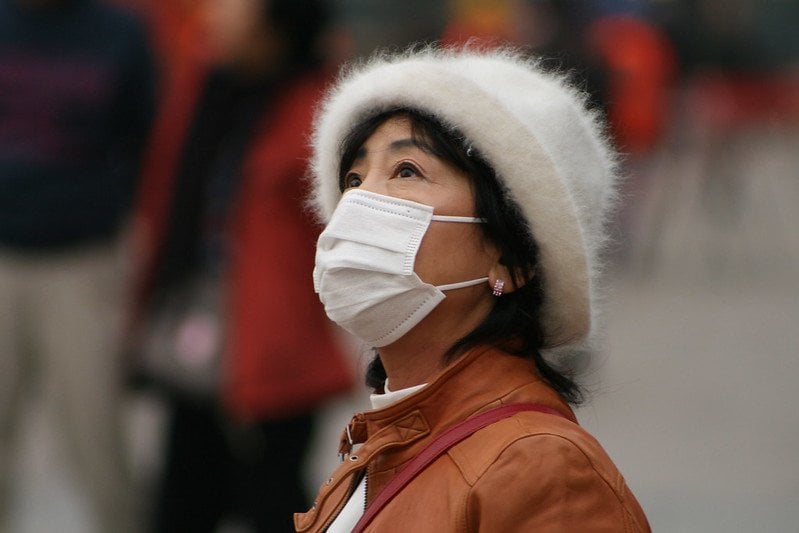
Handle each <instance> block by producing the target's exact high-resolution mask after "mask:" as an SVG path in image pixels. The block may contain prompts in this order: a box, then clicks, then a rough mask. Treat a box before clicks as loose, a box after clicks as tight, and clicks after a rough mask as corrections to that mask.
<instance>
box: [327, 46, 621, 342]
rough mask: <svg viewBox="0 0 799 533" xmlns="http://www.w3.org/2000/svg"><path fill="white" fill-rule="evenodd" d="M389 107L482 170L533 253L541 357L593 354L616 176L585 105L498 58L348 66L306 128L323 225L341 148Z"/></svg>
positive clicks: (553, 80)
mask: <svg viewBox="0 0 799 533" xmlns="http://www.w3.org/2000/svg"><path fill="white" fill-rule="evenodd" d="M397 107H406V108H412V109H417V110H420V111H422V112H425V113H427V114H430V115H433V116H435V117H436V118H438V119H439V120H440V121H441V122H442V123H443V124H445V125H447V126H450V127H454V128H455V129H457V130H458V131H459V132H460V133H461V134H463V135H464V136H465V138H466V139H467V140H468V141H469V142H470V143H471V145H472V146H473V147H474V148H475V149H476V150H477V151H478V152H479V153H480V154H481V156H482V157H483V158H484V159H485V160H486V161H487V162H489V163H490V164H491V166H492V167H493V168H494V170H495V171H496V173H497V175H498V177H499V179H500V180H501V181H502V183H503V185H504V186H505V188H506V190H507V192H508V195H509V196H510V199H511V200H512V201H513V202H515V203H516V204H518V205H519V206H520V207H521V211H522V213H523V214H524V216H525V218H526V222H527V225H528V227H529V229H530V231H531V233H532V235H533V238H534V239H535V240H536V242H537V243H538V245H539V247H540V259H539V263H540V268H539V269H538V270H537V275H542V276H543V277H544V280H543V281H544V287H545V301H544V309H543V313H544V316H543V325H544V330H545V334H546V337H547V339H546V340H547V344H546V347H547V348H560V347H575V346H581V347H582V346H586V345H587V344H590V342H591V341H592V340H593V337H594V333H595V331H592V330H595V328H594V327H592V325H594V324H596V314H597V308H598V305H597V302H596V300H597V297H598V276H599V271H600V265H599V263H600V260H599V256H600V252H601V250H602V248H603V245H604V243H605V241H606V229H605V222H606V218H607V215H608V213H609V211H610V209H611V207H612V206H613V204H614V201H615V197H616V183H617V178H618V164H617V158H616V155H615V152H614V151H613V150H612V148H611V147H610V142H609V141H608V138H607V136H606V135H605V133H604V128H603V127H602V125H601V123H600V122H599V120H598V119H597V117H596V116H595V114H593V113H592V112H590V111H589V110H587V108H586V105H585V97H584V95H583V94H582V93H580V92H579V91H577V90H576V89H575V88H573V87H572V86H570V85H569V83H568V82H567V80H566V78H565V77H562V76H560V75H557V74H554V73H548V72H544V71H543V70H542V69H541V68H540V67H539V66H538V65H537V63H536V62H535V61H533V60H529V59H525V58H524V57H522V55H520V54H518V53H516V52H514V51H513V50H507V49H506V50H494V51H476V50H469V49H463V50H438V49H432V48H428V49H424V50H415V51H410V52H406V53H402V54H395V55H377V56H375V57H373V58H372V59H371V60H369V61H366V62H363V63H361V64H359V65H353V66H351V67H349V68H348V69H346V70H344V71H342V74H341V75H340V77H339V79H338V81H337V83H336V84H335V85H334V86H333V88H332V89H331V90H330V91H329V93H328V95H327V96H326V98H325V99H324V101H323V102H322V103H321V105H320V107H319V109H318V111H317V116H316V121H315V127H314V132H313V137H312V148H313V156H312V160H311V179H312V185H313V190H312V197H311V205H312V207H313V209H314V210H315V212H316V215H317V217H318V218H319V220H321V221H322V222H323V223H326V222H327V221H328V220H329V219H330V216H331V214H332V213H333V210H334V209H335V207H336V205H337V203H338V200H339V198H340V197H341V192H340V191H339V187H338V175H339V163H340V158H341V155H342V153H341V152H342V148H343V146H342V144H343V141H344V139H345V138H346V136H347V135H348V134H349V132H350V131H351V130H352V129H353V128H354V127H355V126H356V125H358V124H359V123H361V122H362V121H364V120H366V119H368V118H370V117H372V116H374V115H376V114H378V113H381V112H383V111H386V110H389V109H393V108H397Z"/></svg>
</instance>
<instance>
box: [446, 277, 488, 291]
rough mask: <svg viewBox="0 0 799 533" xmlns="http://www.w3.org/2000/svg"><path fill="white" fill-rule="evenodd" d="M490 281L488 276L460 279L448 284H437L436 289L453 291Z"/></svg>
mask: <svg viewBox="0 0 799 533" xmlns="http://www.w3.org/2000/svg"><path fill="white" fill-rule="evenodd" d="M486 281H488V278H480V279H472V280H469V281H460V282H458V283H449V284H447V285H436V289H438V290H440V291H451V290H453V289H463V288H466V287H474V286H475V285H480V284H481V283H485V282H486Z"/></svg>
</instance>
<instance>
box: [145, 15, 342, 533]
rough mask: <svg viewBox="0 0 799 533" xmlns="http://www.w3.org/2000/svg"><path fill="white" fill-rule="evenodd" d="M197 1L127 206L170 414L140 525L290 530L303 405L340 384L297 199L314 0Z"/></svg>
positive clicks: (314, 52) (304, 436)
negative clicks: (150, 502) (140, 251)
mask: <svg viewBox="0 0 799 533" xmlns="http://www.w3.org/2000/svg"><path fill="white" fill-rule="evenodd" d="M197 9H198V12H199V14H200V15H202V18H201V20H202V22H203V29H204V34H203V37H204V39H202V42H203V43H204V45H205V46H204V50H203V54H202V57H200V58H198V59H197V60H193V61H187V62H186V63H184V64H182V65H181V70H180V72H176V73H175V74H174V80H173V83H172V85H171V87H170V89H171V90H170V92H169V94H168V95H167V99H166V102H165V104H164V106H163V108H162V110H161V115H160V117H159V118H160V120H159V122H158V127H157V128H156V131H155V136H154V139H153V142H152V148H151V153H150V158H149V161H148V163H149V164H148V166H147V168H146V173H145V181H144V186H143V189H142V196H141V198H140V205H139V210H138V212H139V215H140V219H139V220H140V222H143V223H144V224H143V226H144V228H145V229H147V230H148V231H147V232H146V234H145V235H146V237H147V242H148V244H149V245H150V253H149V254H148V261H147V265H146V273H145V275H144V276H143V278H144V284H145V287H144V288H143V290H142V291H141V292H142V298H143V302H142V315H143V322H144V324H145V327H144V328H143V329H144V331H145V332H146V333H145V334H144V335H143V337H145V341H144V342H143V349H142V352H143V353H144V354H145V360H146V362H147V365H146V367H147V374H148V376H147V377H148V378H149V379H150V381H151V382H155V384H156V385H157V386H158V388H159V389H160V390H161V391H164V392H166V394H165V397H166V399H167V406H168V409H169V414H170V420H169V427H168V428H167V435H166V438H167V442H166V458H165V462H164V470H163V476H162V479H161V480H160V487H159V491H158V495H157V498H156V501H155V506H154V507H155V517H154V518H153V522H154V524H153V530H154V531H166V532H173V531H192V532H195V533H200V532H203V531H207V532H211V531H216V530H217V529H218V528H219V527H222V526H221V525H220V524H223V523H224V524H230V523H236V524H239V525H240V526H241V527H244V528H247V529H248V530H252V531H269V532H273V531H287V530H289V531H290V530H291V529H292V524H291V514H292V512H293V511H294V510H296V509H297V508H298V507H302V506H304V505H306V502H307V498H306V495H305V490H304V488H305V487H304V484H303V480H302V468H303V465H304V460H305V455H306V452H307V450H308V447H309V444H310V442H311V439H312V431H313V426H314V417H315V412H316V411H317V410H318V409H319V408H320V406H322V405H323V404H324V402H326V401H328V400H329V399H331V398H333V397H334V396H335V395H337V394H340V393H342V392H345V391H347V390H349V388H350V386H351V382H352V377H351V369H350V365H349V361H348V360H347V359H346V358H345V357H344V356H343V354H342V353H341V351H340V349H339V347H338V344H337V342H336V340H335V338H334V336H333V333H332V328H331V327H330V323H329V321H328V320H327V318H326V317H325V316H324V313H323V310H322V307H321V306H320V305H319V302H318V301H317V299H316V297H315V296H314V293H313V288H312V286H311V282H310V274H311V270H312V268H313V243H314V240H315V239H316V237H317V236H318V228H317V227H315V226H314V225H313V224H312V223H311V221H309V220H308V217H307V216H306V215H305V214H304V213H303V209H302V200H301V199H302V198H303V195H304V193H305V191H304V189H303V181H302V176H303V175H304V174H305V172H306V165H305V161H306V160H307V158H308V155H309V154H308V146H307V142H306V138H307V135H308V133H309V130H310V126H311V119H312V111H311V110H312V108H313V103H314V102H316V101H317V100H318V98H319V97H320V96H321V94H322V92H323V89H324V87H325V85H326V84H327V82H328V75H327V73H326V72H325V71H324V69H323V68H321V66H322V65H321V58H320V57H319V54H318V52H319V48H318V44H319V38H320V37H321V36H322V35H323V32H324V31H325V21H326V19H327V18H328V17H327V15H326V12H327V10H326V9H325V8H324V4H323V2H321V1H319V0H303V1H298V0H269V1H266V0H204V1H203V2H198V3H197ZM198 55H199V54H198ZM309 330H310V331H313V335H309V334H308V332H309ZM276 457H279V460H277V461H276V460H275V458H276Z"/></svg>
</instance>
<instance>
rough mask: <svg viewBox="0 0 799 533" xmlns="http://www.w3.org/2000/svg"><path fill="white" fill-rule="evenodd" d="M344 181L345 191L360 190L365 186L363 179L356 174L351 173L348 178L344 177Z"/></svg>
mask: <svg viewBox="0 0 799 533" xmlns="http://www.w3.org/2000/svg"><path fill="white" fill-rule="evenodd" d="M342 181H343V186H344V187H343V188H344V189H352V188H358V187H360V186H361V185H362V184H363V180H362V179H361V177H360V176H359V175H358V174H355V173H354V172H351V173H349V174H347V175H346V176H344V179H343V180H342Z"/></svg>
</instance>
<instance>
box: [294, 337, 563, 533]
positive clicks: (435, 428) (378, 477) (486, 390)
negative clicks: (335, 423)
mask: <svg viewBox="0 0 799 533" xmlns="http://www.w3.org/2000/svg"><path fill="white" fill-rule="evenodd" d="M513 403H538V404H541V405H545V406H547V407H551V408H553V409H555V410H556V411H558V412H560V413H561V414H563V415H564V416H565V417H566V418H568V419H569V420H571V421H573V422H576V421H577V420H576V418H575V416H574V413H573V412H572V410H571V409H570V408H569V406H568V405H567V404H566V402H565V401H563V399H562V398H561V397H560V396H559V395H558V394H557V393H556V392H555V391H554V390H552V388H551V387H550V386H549V385H547V384H546V383H545V382H544V381H543V380H542V379H541V378H540V377H539V375H538V373H537V371H536V370H535V366H534V364H533V362H532V361H530V360H528V359H524V358H521V357H515V356H512V355H509V354H507V353H505V352H502V351H500V350H497V349H494V348H489V347H480V348H476V349H473V350H471V351H469V352H467V353H466V354H464V355H463V356H461V357H460V358H458V359H457V360H456V361H454V362H453V363H452V364H450V365H449V366H448V367H446V368H445V369H444V370H442V371H441V372H440V373H439V374H438V375H437V376H436V377H435V378H434V379H433V380H432V381H431V382H430V384H429V385H427V386H426V387H424V388H423V389H421V390H420V391H418V392H416V393H414V394H412V395H410V396H408V397H407V398H404V399H403V400H400V401H399V402H397V403H395V404H392V405H390V406H388V407H385V408H383V409H376V410H372V411H365V412H362V413H358V414H356V415H355V416H353V418H352V420H351V421H350V423H349V424H348V425H347V427H346V428H345V430H344V432H343V434H342V437H341V444H340V447H339V452H340V453H341V455H342V460H343V463H342V464H341V466H340V467H339V468H338V469H337V470H336V472H335V473H334V474H333V476H332V477H331V478H330V479H329V480H328V481H327V482H326V483H325V485H324V486H323V487H322V489H321V490H320V492H319V497H318V498H317V500H316V502H314V507H313V508H312V509H311V510H310V511H309V512H308V513H304V514H300V515H297V517H296V522H295V523H296V525H297V528H298V531H308V530H309V529H311V528H312V527H313V525H314V524H327V523H329V521H330V520H332V518H333V517H334V516H335V515H336V514H337V513H338V512H339V511H340V509H341V507H342V506H343V504H344V502H345V501H346V499H347V498H348V497H349V494H350V492H351V490H352V489H353V488H354V487H355V485H357V480H358V478H359V476H358V474H359V473H362V472H364V471H366V472H367V474H366V475H367V477H368V483H367V501H371V500H372V499H373V498H374V496H375V495H376V494H378V493H379V492H380V490H382V488H383V487H384V486H385V484H386V483H388V481H389V480H390V479H391V478H392V477H393V476H394V475H395V474H396V472H397V471H398V470H399V469H400V468H401V467H402V466H403V465H404V464H405V463H406V462H407V461H409V460H410V459H412V458H413V457H415V456H416V455H417V454H418V453H419V452H421V450H422V449H423V448H424V447H425V446H426V445H427V444H429V443H430V441H431V440H432V439H434V438H435V437H437V436H438V435H439V434H440V433H442V432H443V431H446V430H447V429H449V428H450V427H452V426H453V425H455V424H457V423H459V422H462V421H463V420H466V419H467V418H470V417H472V416H474V415H477V414H479V413H481V412H483V411H487V410H488V409H491V408H493V407H498V406H500V405H507V404H513ZM359 444H360V446H359V447H357V448H356V445H359ZM314 530H316V528H314Z"/></svg>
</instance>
